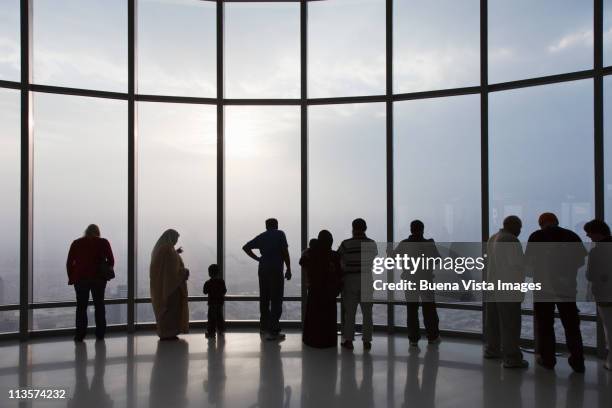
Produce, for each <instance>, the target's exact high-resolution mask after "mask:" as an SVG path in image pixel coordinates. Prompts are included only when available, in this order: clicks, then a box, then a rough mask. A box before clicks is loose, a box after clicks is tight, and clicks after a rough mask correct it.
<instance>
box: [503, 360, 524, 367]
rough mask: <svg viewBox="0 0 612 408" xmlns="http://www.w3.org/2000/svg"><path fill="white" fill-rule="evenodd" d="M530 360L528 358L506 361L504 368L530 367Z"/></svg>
mask: <svg viewBox="0 0 612 408" xmlns="http://www.w3.org/2000/svg"><path fill="white" fill-rule="evenodd" d="M528 367H529V362H528V361H527V360H521V361H517V362H515V363H510V362H504V368H528Z"/></svg>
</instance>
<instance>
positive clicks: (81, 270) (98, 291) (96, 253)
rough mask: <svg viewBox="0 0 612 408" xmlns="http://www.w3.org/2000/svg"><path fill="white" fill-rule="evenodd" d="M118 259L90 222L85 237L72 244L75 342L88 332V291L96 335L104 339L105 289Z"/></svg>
mask: <svg viewBox="0 0 612 408" xmlns="http://www.w3.org/2000/svg"><path fill="white" fill-rule="evenodd" d="M114 266H115V258H114V257H113V251H112V249H111V246H110V243H109V242H108V241H107V240H106V239H104V238H101V237H100V228H98V226H97V225H95V224H91V225H89V226H88V227H87V229H86V230H85V234H84V236H83V237H81V238H79V239H76V240H75V241H73V242H72V245H70V250H69V251H68V259H67V260H66V271H67V272H68V285H74V291H75V292H76V298H77V308H76V321H75V327H76V330H75V335H74V341H76V342H81V341H83V338H85V334H86V332H87V303H88V302H89V293H90V292H91V297H92V298H93V303H94V308H95V318H96V338H97V339H98V340H102V339H104V334H105V332H106V310H105V307H104V291H105V290H106V282H107V281H108V280H110V279H112V278H113V277H114V272H113V267H114Z"/></svg>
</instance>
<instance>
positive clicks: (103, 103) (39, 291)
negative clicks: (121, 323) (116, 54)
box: [33, 93, 128, 324]
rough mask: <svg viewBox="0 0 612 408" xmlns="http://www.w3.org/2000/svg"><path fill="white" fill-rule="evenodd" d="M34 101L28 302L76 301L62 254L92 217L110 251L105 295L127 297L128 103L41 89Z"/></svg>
mask: <svg viewBox="0 0 612 408" xmlns="http://www.w3.org/2000/svg"><path fill="white" fill-rule="evenodd" d="M33 101H34V102H33V103H34V104H33V113H34V191H33V197H34V244H33V245H34V272H33V273H34V282H33V287H34V301H35V302H45V301H56V300H74V299H75V295H74V289H73V288H72V287H71V286H68V285H67V277H66V255H67V254H68V248H69V246H70V243H71V242H72V241H73V240H74V239H76V238H79V237H81V236H82V235H83V232H84V231H85V228H86V227H87V225H89V224H92V223H93V224H97V225H98V226H99V227H100V230H101V233H102V237H104V238H106V239H108V240H109V241H110V243H111V246H112V249H113V253H114V255H115V274H116V276H117V277H116V278H115V279H113V280H111V281H110V282H109V283H108V286H107V288H106V297H107V298H110V297H125V292H126V288H125V285H126V283H127V276H126V274H127V268H126V266H127V157H128V154H127V128H128V126H127V102H125V101H116V100H112V99H97V98H87V97H80V96H63V95H53V94H43V93H40V94H39V93H36V94H33ZM72 324H74V323H72Z"/></svg>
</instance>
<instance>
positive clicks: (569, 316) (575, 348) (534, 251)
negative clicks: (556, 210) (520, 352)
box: [525, 212, 587, 373]
mask: <svg viewBox="0 0 612 408" xmlns="http://www.w3.org/2000/svg"><path fill="white" fill-rule="evenodd" d="M538 224H539V225H540V229H539V230H538V231H535V232H534V233H532V234H531V235H530V236H529V241H528V244H527V250H526V251H525V258H526V260H527V263H528V264H529V265H530V266H532V267H533V279H534V282H541V283H542V287H543V290H542V291H541V292H540V293H535V294H534V300H535V301H534V302H533V316H534V329H535V330H534V332H535V343H536V348H535V351H536V362H537V363H538V364H539V365H541V366H542V367H545V368H548V369H553V368H554V367H555V364H556V363H557V358H556V357H555V351H556V350H555V344H556V339H555V306H556V307H557V310H558V311H559V317H560V318H561V323H562V324H563V329H564V330H565V341H566V343H567V349H568V350H569V354H570V355H569V358H568V362H569V365H570V366H571V367H572V369H573V370H574V371H576V372H578V373H583V372H584V348H583V345H582V334H581V333H580V317H579V316H578V307H577V306H576V293H577V290H576V287H577V285H576V277H577V275H578V268H580V267H581V266H583V265H584V263H585V257H586V256H587V251H586V249H585V248H584V246H583V244H582V240H581V239H580V237H579V236H578V235H577V234H576V233H574V232H573V231H570V230H568V229H565V228H562V227H560V226H559V219H558V218H557V216H556V215H555V214H553V213H549V212H548V213H543V214H542V215H540V218H539V219H538ZM564 243H567V244H564Z"/></svg>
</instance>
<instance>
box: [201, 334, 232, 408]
mask: <svg viewBox="0 0 612 408" xmlns="http://www.w3.org/2000/svg"><path fill="white" fill-rule="evenodd" d="M224 348H225V339H224V338H223V337H219V339H218V340H217V341H209V342H208V354H207V356H206V359H207V361H208V377H207V379H206V380H205V381H204V391H205V392H206V393H207V394H208V402H209V403H210V404H211V405H215V406H223V396H224V394H225V380H226V379H227V375H226V374H225V355H224V353H223V350H224Z"/></svg>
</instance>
